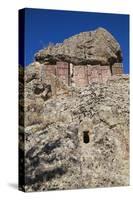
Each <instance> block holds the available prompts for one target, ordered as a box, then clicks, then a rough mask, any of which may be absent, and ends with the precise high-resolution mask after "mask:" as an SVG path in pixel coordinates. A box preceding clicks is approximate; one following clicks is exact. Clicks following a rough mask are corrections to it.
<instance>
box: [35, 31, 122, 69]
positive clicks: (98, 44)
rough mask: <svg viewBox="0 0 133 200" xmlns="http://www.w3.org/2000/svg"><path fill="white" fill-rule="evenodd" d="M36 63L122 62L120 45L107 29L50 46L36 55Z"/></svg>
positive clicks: (93, 63) (107, 63) (103, 63)
mask: <svg viewBox="0 0 133 200" xmlns="http://www.w3.org/2000/svg"><path fill="white" fill-rule="evenodd" d="M35 59H36V61H39V62H47V61H48V62H51V63H54V62H56V61H60V60H64V61H66V62H71V63H73V64H76V65H77V64H92V65H95V64H101V65H109V64H112V63H115V62H118V63H119V62H121V61H122V53H121V49H120V45H119V44H118V42H117V41H116V40H115V38H114V37H113V36H112V35H111V34H110V33H109V32H108V31H107V30H105V29H103V28H98V29H96V30H94V31H90V32H82V33H80V34H78V35H74V36H72V37H70V38H68V39H66V40H64V42H63V43H61V44H56V45H50V46H49V47H48V48H45V49H44V50H41V51H39V52H38V53H37V54H36V55H35Z"/></svg>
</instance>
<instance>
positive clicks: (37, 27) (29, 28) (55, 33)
mask: <svg viewBox="0 0 133 200" xmlns="http://www.w3.org/2000/svg"><path fill="white" fill-rule="evenodd" d="M98 27H103V28H105V29H107V30H108V31H109V32H111V33H112V34H113V36H114V37H115V38H116V39H117V41H118V42H119V43H120V46H121V49H122V53H123V64H124V72H125V73H129V15H123V14H103V13H90V12H77V11H76V12H75V11H74V12H72V11H59V10H44V9H28V8H27V9H25V66H26V65H28V64H30V63H31V62H33V61H34V54H35V53H36V52H37V51H38V50H40V49H42V48H44V47H46V46H47V45H48V44H49V42H52V43H54V44H55V43H59V42H63V40H64V39H66V38H68V37H70V36H72V35H74V34H78V33H80V32H83V31H90V30H94V29H96V28H98ZM20 64H21V63H20Z"/></svg>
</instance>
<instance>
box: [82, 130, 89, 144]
mask: <svg viewBox="0 0 133 200" xmlns="http://www.w3.org/2000/svg"><path fill="white" fill-rule="evenodd" d="M83 142H84V143H85V144H87V143H89V142H90V137H89V131H83Z"/></svg>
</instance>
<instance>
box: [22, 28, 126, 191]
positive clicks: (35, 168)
mask: <svg viewBox="0 0 133 200" xmlns="http://www.w3.org/2000/svg"><path fill="white" fill-rule="evenodd" d="M57 61H64V62H68V63H71V65H72V66H74V64H75V65H80V64H81V65H83V66H80V67H81V69H82V71H83V69H84V68H83V67H84V65H87V64H90V65H92V66H91V68H89V70H90V74H91V69H92V70H93V69H95V68H96V67H95V66H94V65H96V64H98V68H99V66H102V67H101V69H103V68H104V65H107V66H106V67H110V66H111V65H112V64H114V63H117V64H118V63H121V62H122V53H121V49H120V45H119V44H118V42H117V41H116V40H115V39H114V37H113V36H112V35H111V34H110V33H109V32H108V31H106V30H105V29H103V28H99V29H97V30H95V31H90V32H83V33H80V34H78V35H75V36H73V37H71V38H68V39H66V40H64V42H63V43H62V44H56V45H54V46H49V47H48V48H46V49H44V50H41V51H39V52H38V53H37V54H36V55H35V62H34V63H32V64H30V65H29V66H27V67H26V68H25V69H23V68H21V67H20V74H19V75H20V77H19V80H20V81H19V91H20V94H19V108H20V113H19V117H20V120H19V125H20V132H19V141H20V145H19V153H20V179H21V189H23V190H25V191H43V190H56V189H76V188H90V187H105V186H106V187H108V186H125V185H128V184H129V76H128V75H124V74H121V75H113V76H111V74H110V76H108V77H104V76H105V75H106V76H107V74H106V73H105V72H106V70H105V69H104V71H105V72H104V73H103V74H102V76H103V78H107V81H106V82H99V83H98V82H97V83H94V82H93V83H92V82H89V84H87V86H86V87H77V85H78V84H77V85H75V86H73V85H72V84H71V85H69V84H65V82H63V81H62V79H61V76H56V73H55V74H54V73H53V74H52V73H49V75H48V81H46V79H45V77H44V75H46V68H44V71H43V73H42V71H41V69H42V68H43V67H45V65H47V64H48V65H49V63H50V66H48V67H51V68H50V70H49V71H50V72H51V71H53V67H55V69H56V70H57V69H58V67H59V66H58V63H57V66H56V65H55V63H56V62H57ZM61 67H62V69H61V70H62V71H60V74H61V75H62V74H63V69H64V68H63V67H64V65H63V64H62V66H61ZM88 67H89V66H88ZM116 68H117V67H116ZM73 69H74V68H72V72H73ZM76 69H77V68H76V67H75V70H76ZM109 69H110V68H108V70H109ZM57 72H58V70H57ZM70 72H71V70H70ZM85 74H86V72H85ZM69 75H70V74H69ZM72 75H73V73H72ZM80 75H82V74H80ZM96 75H97V71H96V70H94V72H93V73H92V76H93V77H92V78H94V77H95V76H96ZM100 75H101V72H99V73H98V76H100ZM46 78H47V77H46ZM82 79H83V77H82ZM77 81H80V76H79V74H78V73H77ZM79 86H80V84H79ZM23 175H25V177H23Z"/></svg>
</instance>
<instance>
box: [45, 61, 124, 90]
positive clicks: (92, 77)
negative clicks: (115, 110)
mask: <svg viewBox="0 0 133 200" xmlns="http://www.w3.org/2000/svg"><path fill="white" fill-rule="evenodd" d="M41 70H42V77H45V80H47V82H49V81H48V80H49V75H50V74H54V75H55V76H56V77H58V78H60V79H61V80H62V81H63V82H64V83H65V84H67V85H72V86H81V87H84V86H87V85H88V84H91V83H104V82H106V81H107V80H108V79H109V77H111V75H115V74H122V64H121V63H115V64H114V65H113V66H112V72H111V69H110V66H108V65H105V66H102V65H73V64H72V63H70V64H69V63H67V62H56V64H44V65H43V67H42V69H41Z"/></svg>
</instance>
